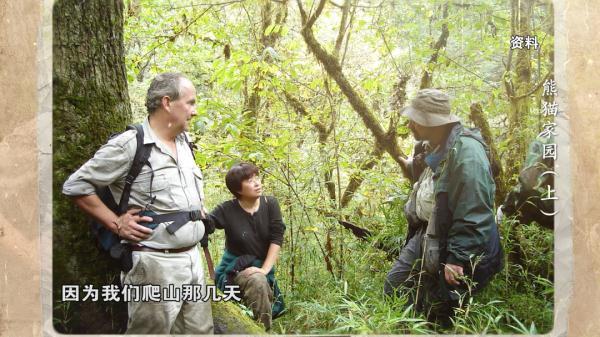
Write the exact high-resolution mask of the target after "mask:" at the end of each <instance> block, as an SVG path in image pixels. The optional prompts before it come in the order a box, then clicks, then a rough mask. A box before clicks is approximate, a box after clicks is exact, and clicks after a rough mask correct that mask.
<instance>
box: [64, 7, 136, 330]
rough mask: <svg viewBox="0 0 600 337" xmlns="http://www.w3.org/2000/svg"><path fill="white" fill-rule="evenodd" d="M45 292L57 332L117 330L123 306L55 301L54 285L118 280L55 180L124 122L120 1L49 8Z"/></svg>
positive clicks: (122, 320)
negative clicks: (49, 264) (49, 259)
mask: <svg viewBox="0 0 600 337" xmlns="http://www.w3.org/2000/svg"><path fill="white" fill-rule="evenodd" d="M53 14H54V15H53V29H54V34H53V53H54V57H53V72H54V73H53V102H54V103H53V104H54V106H53V110H54V115H53V120H54V122H53V128H54V131H53V132H54V134H53V144H54V157H53V170H54V181H53V188H54V192H53V198H54V206H53V213H54V214H53V216H54V221H53V291H54V293H53V298H54V324H55V327H56V329H57V330H58V331H60V332H71V333H86V332H93V333H115V332H119V331H123V329H124V327H125V325H124V324H125V323H126V320H127V314H126V307H125V305H124V304H123V303H116V302H102V301H101V297H100V301H98V302H92V301H90V300H88V301H85V302H61V298H62V296H61V292H62V285H79V286H80V287H81V288H83V287H82V286H83V285H86V284H92V285H94V286H95V287H96V288H99V287H101V286H102V285H108V284H111V283H116V284H118V282H119V280H118V275H119V273H118V272H119V271H118V268H117V267H116V266H115V265H110V259H108V258H106V257H104V256H102V255H101V254H100V253H99V251H98V250H97V249H96V247H95V239H94V238H93V237H92V235H91V234H90V230H89V225H88V224H89V220H88V218H87V217H86V216H85V215H83V213H82V212H81V211H79V210H78V209H77V208H76V207H75V205H74V204H73V203H72V202H71V200H69V199H68V198H67V197H65V196H64V195H62V194H61V188H62V184H63V183H64V181H65V180H66V178H67V177H68V176H69V175H70V174H71V173H73V172H74V171H75V170H76V169H77V168H78V167H79V166H81V165H82V164H83V163H84V162H85V161H86V160H88V159H89V158H90V157H91V156H92V155H93V154H94V152H95V151H96V150H97V149H98V148H99V147H100V146H101V145H102V144H104V143H105V142H106V140H107V139H108V137H109V135H110V134H111V133H114V132H117V131H120V130H123V129H124V127H125V125H127V124H128V123H129V122H130V121H131V108H130V104H129V94H128V91H127V81H126V73H125V62H124V47H123V3H122V1H120V0H112V1H100V0H88V1H76V0H61V1H56V3H55V5H54V13H53Z"/></svg>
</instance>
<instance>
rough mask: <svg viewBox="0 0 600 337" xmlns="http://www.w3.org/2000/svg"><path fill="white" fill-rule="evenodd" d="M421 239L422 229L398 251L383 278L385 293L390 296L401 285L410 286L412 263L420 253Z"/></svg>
mask: <svg viewBox="0 0 600 337" xmlns="http://www.w3.org/2000/svg"><path fill="white" fill-rule="evenodd" d="M421 239H422V231H419V232H417V233H416V234H415V235H413V237H412V238H411V239H410V240H408V243H407V244H406V245H405V246H404V247H403V248H402V250H401V251H400V255H399V256H398V258H397V259H396V261H394V264H393V266H392V269H391V270H390V271H389V272H388V274H387V276H386V278H385V283H384V285H383V292H384V294H385V295H387V296H392V295H394V294H395V293H396V292H397V291H398V288H400V287H401V286H410V283H411V282H410V281H411V275H412V274H413V273H412V272H413V267H414V264H415V262H416V261H417V260H418V259H419V258H420V255H421Z"/></svg>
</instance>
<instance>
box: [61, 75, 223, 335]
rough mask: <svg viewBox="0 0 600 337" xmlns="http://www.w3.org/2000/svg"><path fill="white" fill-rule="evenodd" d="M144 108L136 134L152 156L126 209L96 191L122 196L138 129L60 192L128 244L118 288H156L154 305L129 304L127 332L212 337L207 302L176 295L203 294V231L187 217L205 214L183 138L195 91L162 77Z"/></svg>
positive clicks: (114, 142) (178, 79)
mask: <svg viewBox="0 0 600 337" xmlns="http://www.w3.org/2000/svg"><path fill="white" fill-rule="evenodd" d="M146 107H147V110H148V118H147V119H146V120H145V121H144V123H143V124H142V129H141V130H142V131H143V146H144V147H146V146H150V157H149V158H148V160H147V162H146V163H145V165H144V166H143V167H142V169H141V172H140V173H139V174H138V175H137V178H135V180H134V181H133V184H131V185H130V188H131V191H130V198H129V203H128V207H127V208H128V210H127V211H126V212H124V213H123V214H115V212H113V211H111V209H109V208H108V207H107V206H106V205H105V204H104V203H103V202H102V201H101V199H100V198H99V197H98V196H97V195H96V191H97V189H98V188H101V187H105V186H108V187H109V189H110V192H111V193H112V195H113V197H114V200H119V199H120V196H121V194H122V193H123V191H124V188H125V186H126V177H127V175H128V171H129V169H130V167H131V165H132V162H133V158H134V155H135V154H136V149H137V140H136V134H137V130H129V131H126V132H124V133H122V134H120V135H118V136H116V137H114V138H112V139H110V140H109V141H108V143H107V144H105V145H103V146H102V147H101V148H100V149H99V150H98V152H96V154H95V155H94V157H93V158H92V159H90V160H89V161H87V162H86V163H85V164H83V166H81V168H79V169H78V170H77V171H76V172H75V173H73V174H72V175H71V176H70V177H69V179H68V180H67V181H66V182H65V183H64V186H63V193H64V194H66V195H68V196H71V197H73V199H74V202H75V203H76V204H77V205H78V206H79V207H80V208H81V209H82V210H83V211H85V212H86V213H88V214H89V215H91V216H92V217H93V218H95V219H96V220H97V221H98V222H99V223H101V224H102V225H103V226H104V227H105V228H106V229H107V230H109V231H112V232H113V233H115V234H117V235H118V236H119V237H120V238H121V242H122V243H123V244H124V245H125V247H127V251H128V252H129V254H130V255H129V258H130V260H129V261H130V269H129V270H125V271H123V272H122V273H121V281H122V283H123V285H124V286H128V287H140V288H143V287H148V286H152V287H158V289H159V292H158V296H159V299H158V301H156V298H153V299H149V298H148V299H145V301H144V298H141V299H140V300H139V301H134V300H132V301H130V302H129V303H128V315H129V320H128V323H127V333H128V334H212V333H213V321H212V312H211V306H210V303H209V302H207V301H201V300H200V298H197V299H195V300H189V299H184V298H182V297H181V295H182V288H184V287H192V288H193V290H194V291H195V292H198V291H199V290H200V291H201V292H202V294H205V293H206V284H205V281H204V272H203V262H202V260H201V258H200V252H199V250H198V246H197V244H198V242H199V241H200V239H202V237H203V236H204V232H205V228H204V224H203V223H202V221H200V219H199V218H200V217H196V218H194V217H193V216H192V214H199V213H202V212H203V209H204V207H203V203H204V193H203V186H202V185H203V182H202V173H201V172H200V169H199V168H198V167H197V166H196V164H195V162H194V158H193V153H192V152H191V150H190V146H189V144H188V139H187V138H186V137H187V135H186V134H185V131H186V130H187V129H188V126H189V122H190V119H191V118H192V117H193V116H194V115H196V89H195V88H194V85H193V84H192V82H191V81H190V80H188V79H187V78H185V77H184V76H183V75H181V74H179V73H164V74H160V75H158V76H156V78H155V79H154V80H153V81H152V83H151V84H150V88H149V89H148V94H147V98H146ZM142 209H144V213H143V214H141V213H140V211H141V210H142ZM140 288H138V289H140ZM177 294H179V296H177ZM154 295H157V294H156V293H155V294H154ZM201 297H204V296H201Z"/></svg>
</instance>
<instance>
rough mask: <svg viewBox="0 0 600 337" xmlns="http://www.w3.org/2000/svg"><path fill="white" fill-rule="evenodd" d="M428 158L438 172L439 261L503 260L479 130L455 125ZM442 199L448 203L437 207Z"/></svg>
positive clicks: (491, 183)
mask: <svg viewBox="0 0 600 337" xmlns="http://www.w3.org/2000/svg"><path fill="white" fill-rule="evenodd" d="M425 162H426V163H427V165H428V166H430V167H431V168H432V169H433V172H434V175H433V180H434V194H435V198H436V210H435V211H434V212H437V216H438V217H440V216H441V217H442V218H443V219H441V220H439V221H438V222H440V224H441V225H442V226H443V227H444V228H442V231H441V232H442V233H444V236H445V239H446V242H445V243H446V244H445V245H443V246H445V251H446V254H445V256H444V254H442V255H441V256H440V257H441V260H440V262H442V263H444V262H445V263H451V264H456V265H461V266H463V267H465V266H467V267H470V266H472V263H473V262H474V261H475V258H476V257H478V256H483V257H484V259H485V260H487V261H490V259H493V260H494V261H495V262H498V263H499V261H497V260H498V258H499V257H500V260H501V256H502V251H501V247H500V240H499V235H498V229H497V227H496V222H495V219H494V193H495V188H496V187H495V184H494V180H493V178H492V171H491V166H490V161H489V159H488V151H487V146H486V145H485V142H484V141H483V139H482V138H481V135H480V134H479V131H478V130H472V129H466V128H464V127H463V126H462V125H461V124H456V126H454V127H453V129H452V131H451V132H450V134H449V136H448V138H447V140H446V143H445V144H443V145H442V146H440V148H438V149H437V151H434V152H433V153H430V154H429V155H428V156H427V157H426V158H425ZM443 194H446V195H447V198H446V196H445V195H443ZM442 196H443V198H441V197H442ZM440 200H443V201H441V203H447V206H446V205H438V203H440ZM440 206H443V207H441V208H443V209H440ZM442 248H444V247H442ZM494 265H496V263H494ZM494 269H495V268H494Z"/></svg>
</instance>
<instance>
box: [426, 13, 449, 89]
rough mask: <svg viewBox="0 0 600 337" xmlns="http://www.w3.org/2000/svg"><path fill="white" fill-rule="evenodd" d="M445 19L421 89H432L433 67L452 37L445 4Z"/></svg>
mask: <svg viewBox="0 0 600 337" xmlns="http://www.w3.org/2000/svg"><path fill="white" fill-rule="evenodd" d="M443 11H444V12H443V14H442V15H443V19H442V20H444V23H443V24H442V33H441V34H440V37H439V38H438V40H437V42H436V43H435V45H434V47H433V53H432V54H431V57H430V58H429V62H427V66H426V67H425V71H424V72H423V77H422V78H421V85H420V86H419V89H425V88H429V87H431V82H432V76H433V66H434V65H435V64H436V63H437V60H438V57H439V55H440V50H441V49H442V48H445V47H446V44H447V42H448V36H449V35H450V31H449V30H448V3H446V4H444V9H443Z"/></svg>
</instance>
